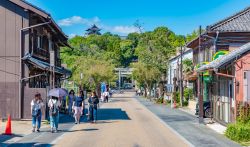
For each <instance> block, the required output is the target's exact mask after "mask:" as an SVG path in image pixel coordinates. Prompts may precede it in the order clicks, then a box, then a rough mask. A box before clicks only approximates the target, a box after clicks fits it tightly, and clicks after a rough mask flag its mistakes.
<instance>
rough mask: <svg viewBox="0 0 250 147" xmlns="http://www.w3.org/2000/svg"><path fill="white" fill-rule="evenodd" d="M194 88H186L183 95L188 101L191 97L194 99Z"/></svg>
mask: <svg viewBox="0 0 250 147" xmlns="http://www.w3.org/2000/svg"><path fill="white" fill-rule="evenodd" d="M193 95H194V94H193V88H185V89H184V93H183V96H184V98H185V100H186V101H189V99H193Z"/></svg>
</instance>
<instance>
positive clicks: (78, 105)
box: [73, 91, 84, 124]
mask: <svg viewBox="0 0 250 147" xmlns="http://www.w3.org/2000/svg"><path fill="white" fill-rule="evenodd" d="M83 106H84V102H83V95H82V92H81V91H80V92H79V96H77V97H75V99H74V101H73V110H74V117H75V124H80V118H81V115H82V112H83Z"/></svg>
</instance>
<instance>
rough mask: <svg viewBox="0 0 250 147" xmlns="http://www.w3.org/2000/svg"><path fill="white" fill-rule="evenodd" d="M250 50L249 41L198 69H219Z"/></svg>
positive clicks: (198, 70)
mask: <svg viewBox="0 0 250 147" xmlns="http://www.w3.org/2000/svg"><path fill="white" fill-rule="evenodd" d="M249 51H250V43H247V44H245V45H243V46H241V47H239V48H238V49H235V50H233V51H231V52H230V53H228V54H227V55H224V56H222V57H220V58H218V59H216V60H214V61H212V62H210V63H209V64H207V65H203V66H201V67H200V68H198V69H197V70H196V71H197V72H202V71H205V70H209V69H213V70H217V69H218V68H220V67H222V66H224V65H226V64H227V63H228V62H230V61H232V60H234V59H237V58H239V57H241V56H242V55H243V54H245V53H247V52H249Z"/></svg>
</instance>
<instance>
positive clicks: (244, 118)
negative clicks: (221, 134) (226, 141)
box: [225, 106, 250, 143]
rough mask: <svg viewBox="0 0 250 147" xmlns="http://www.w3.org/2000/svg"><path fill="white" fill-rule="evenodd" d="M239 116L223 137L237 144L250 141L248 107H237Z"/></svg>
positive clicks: (249, 110)
mask: <svg viewBox="0 0 250 147" xmlns="http://www.w3.org/2000/svg"><path fill="white" fill-rule="evenodd" d="M238 108H239V114H238V118H237V122H236V124H230V125H228V127H227V130H226V132H225V135H226V136H227V137H228V138H230V139H232V140H234V141H237V142H240V143H241V142H248V141H250V109H249V106H239V107H238Z"/></svg>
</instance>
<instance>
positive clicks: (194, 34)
mask: <svg viewBox="0 0 250 147" xmlns="http://www.w3.org/2000/svg"><path fill="white" fill-rule="evenodd" d="M203 32H205V30H204V29H201V33H203ZM198 36H199V29H197V30H194V31H193V32H192V33H191V34H187V36H186V38H187V42H190V41H192V40H194V39H195V38H197V37H198Z"/></svg>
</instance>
